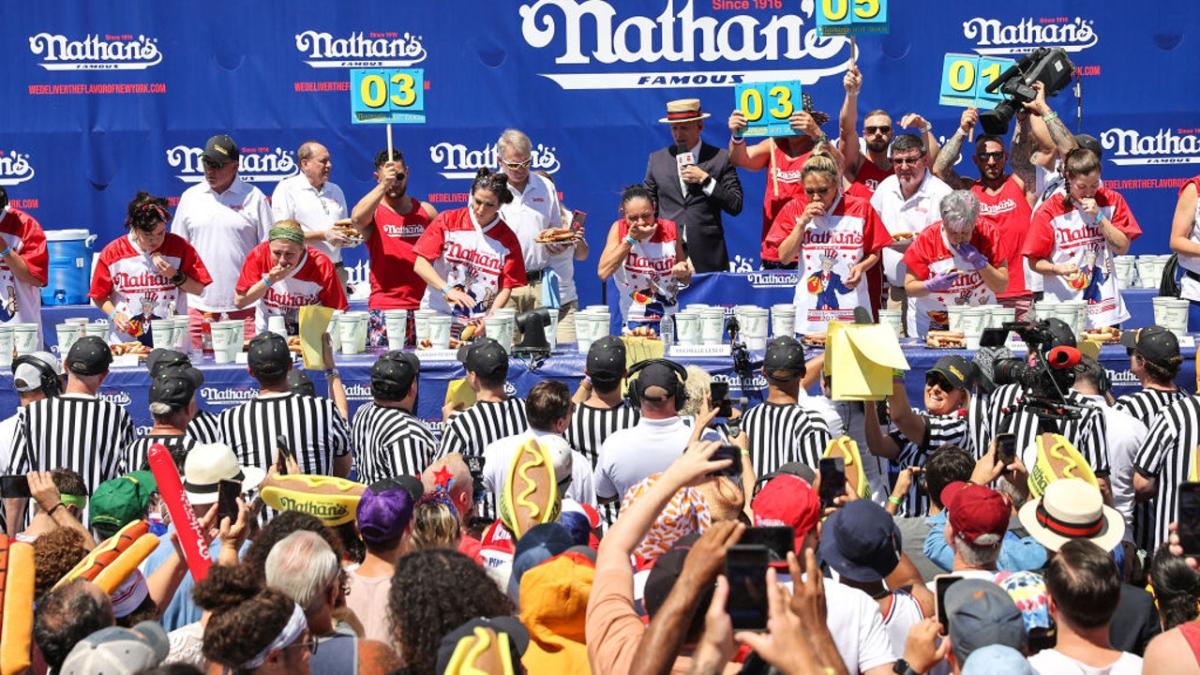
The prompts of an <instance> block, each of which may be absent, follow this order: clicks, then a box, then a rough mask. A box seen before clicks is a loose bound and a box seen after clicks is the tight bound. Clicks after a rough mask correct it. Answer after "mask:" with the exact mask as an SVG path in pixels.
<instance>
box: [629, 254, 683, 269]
mask: <svg viewBox="0 0 1200 675" xmlns="http://www.w3.org/2000/svg"><path fill="white" fill-rule="evenodd" d="M674 266H675V256H674V255H671V256H670V257H667V258H647V257H646V256H642V255H638V254H636V253H633V252H630V254H629V255H628V256H626V257H625V269H627V270H629V271H630V272H641V273H643V274H646V273H654V272H657V273H660V274H665V273H669V272H670V271H671V268H672V267H674Z"/></svg>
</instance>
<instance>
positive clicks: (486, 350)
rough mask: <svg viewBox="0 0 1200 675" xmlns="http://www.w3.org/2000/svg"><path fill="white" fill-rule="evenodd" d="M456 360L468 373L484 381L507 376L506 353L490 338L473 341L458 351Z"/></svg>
mask: <svg viewBox="0 0 1200 675" xmlns="http://www.w3.org/2000/svg"><path fill="white" fill-rule="evenodd" d="M458 360H459V361H460V362H462V364H463V366H465V367H466V369H467V372H468V373H475V374H476V375H478V376H479V377H482V378H484V379H485V380H498V379H500V378H503V377H505V376H506V375H508V352H506V351H504V347H502V346H501V345H500V343H499V342H496V341H495V340H493V339H492V338H482V339H478V340H473V341H471V342H470V343H468V344H467V345H465V346H464V347H463V348H462V349H460V350H458Z"/></svg>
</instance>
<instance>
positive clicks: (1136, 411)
mask: <svg viewBox="0 0 1200 675" xmlns="http://www.w3.org/2000/svg"><path fill="white" fill-rule="evenodd" d="M1183 398H1187V392H1186V391H1184V390H1182V389H1176V390H1175V391H1162V390H1160V389H1143V390H1141V391H1135V392H1134V393H1132V394H1126V395H1124V396H1122V397H1121V398H1119V399H1117V403H1116V405H1115V406H1113V407H1115V408H1116V409H1117V410H1120V411H1121V412H1123V413H1128V414H1130V415H1133V416H1134V417H1136V418H1138V419H1139V420H1141V421H1142V423H1143V424H1145V425H1146V426H1150V425H1151V424H1154V422H1155V420H1157V419H1158V415H1159V413H1161V412H1162V411H1163V410H1166V408H1167V406H1169V405H1171V404H1172V403H1174V402H1176V401H1178V400H1180V399H1183Z"/></svg>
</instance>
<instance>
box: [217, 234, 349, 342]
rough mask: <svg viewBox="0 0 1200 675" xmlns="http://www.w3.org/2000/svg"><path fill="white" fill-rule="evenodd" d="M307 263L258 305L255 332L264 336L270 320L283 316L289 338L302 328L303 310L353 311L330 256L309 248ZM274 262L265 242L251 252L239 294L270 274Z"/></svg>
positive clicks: (247, 259) (268, 292) (269, 248)
mask: <svg viewBox="0 0 1200 675" xmlns="http://www.w3.org/2000/svg"><path fill="white" fill-rule="evenodd" d="M304 253H305V255H304V259H303V260H301V261H300V264H298V265H297V266H296V267H295V268H293V269H292V272H291V273H290V274H288V276H286V277H284V278H283V279H282V280H280V281H277V282H275V284H274V285H273V286H271V287H270V288H268V289H267V292H266V294H265V295H263V297H262V298H261V299H259V301H258V304H257V312H256V314H255V322H254V323H255V330H256V332H258V333H261V332H263V331H265V330H266V329H267V318H268V317H271V316H283V317H284V319H285V322H286V324H287V331H288V335H296V334H298V330H299V326H300V308H301V307H303V306H305V305H321V306H323V307H330V308H333V309H341V310H345V309H348V308H349V307H350V304H349V303H348V302H346V293H345V291H343V290H342V282H341V281H339V280H338V276H337V270H335V269H334V267H333V262H332V261H331V260H330V259H329V256H327V255H325V254H324V253H321V252H320V251H318V250H317V249H315V248H313V247H311V246H307V247H305V251H304ZM274 266H275V262H274V261H273V260H271V242H269V241H264V242H263V243H261V244H259V245H258V246H255V247H254V248H253V249H251V250H250V255H248V256H246V262H245V263H243V264H242V274H241V276H239V277H238V282H237V292H238V293H245V292H246V291H248V290H250V287H251V286H253V285H254V284H255V282H257V281H258V280H259V279H261V278H262V275H264V274H266V273H267V272H270V271H271V268H272V267H274Z"/></svg>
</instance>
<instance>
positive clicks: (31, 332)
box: [13, 323, 38, 356]
mask: <svg viewBox="0 0 1200 675" xmlns="http://www.w3.org/2000/svg"><path fill="white" fill-rule="evenodd" d="M13 347H14V349H15V350H16V352H17V356H23V355H25V354H32V353H33V352H36V351H37V348H38V327H37V324H36V323H15V324H13Z"/></svg>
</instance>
